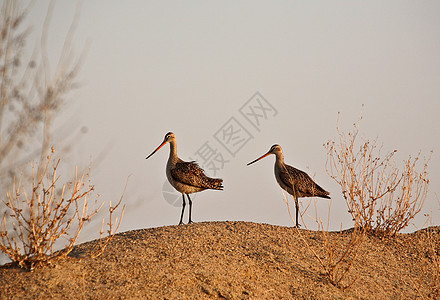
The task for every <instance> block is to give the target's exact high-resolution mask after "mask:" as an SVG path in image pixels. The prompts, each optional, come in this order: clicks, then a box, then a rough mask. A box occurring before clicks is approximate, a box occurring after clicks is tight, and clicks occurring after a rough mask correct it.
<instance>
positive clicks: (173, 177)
mask: <svg viewBox="0 0 440 300" xmlns="http://www.w3.org/2000/svg"><path fill="white" fill-rule="evenodd" d="M166 143H170V157H169V158H168V162H167V168H166V172H167V178H168V181H169V182H170V183H171V185H172V186H173V187H174V188H175V189H176V190H177V191H179V192H180V193H182V198H183V203H182V213H181V215H180V221H179V225H181V224H183V212H184V211H185V205H186V204H185V194H186V196H187V197H188V203H189V220H188V224H189V223H193V221H192V220H191V210H192V201H191V198H190V197H189V194H192V193H197V192H201V191H204V190H207V189H211V190H222V189H223V185H222V182H223V179H220V178H210V177H208V176H206V175H205V172H204V171H203V169H202V168H200V167H199V165H198V164H197V163H196V162H194V161H190V162H187V161H183V160H181V159H180V158H179V157H177V144H176V136H175V135H174V133H172V132H168V133H167V134H166V135H165V138H164V140H163V142H162V144H160V145H159V147H157V148H156V150H154V151H153V152H152V153H151V154H150V155H148V156H147V158H146V159H148V158H149V157H150V156H151V155H153V154H154V153H156V152H157V150H159V149H160V148H162V146H164V145H165V144H166Z"/></svg>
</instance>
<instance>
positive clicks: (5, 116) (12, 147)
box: [0, 0, 83, 210]
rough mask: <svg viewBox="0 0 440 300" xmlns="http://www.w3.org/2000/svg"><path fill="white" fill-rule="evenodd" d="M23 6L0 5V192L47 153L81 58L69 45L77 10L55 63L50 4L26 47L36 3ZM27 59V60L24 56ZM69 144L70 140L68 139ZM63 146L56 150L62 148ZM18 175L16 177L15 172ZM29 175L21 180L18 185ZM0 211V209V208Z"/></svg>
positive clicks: (17, 3) (14, 0)
mask: <svg viewBox="0 0 440 300" xmlns="http://www.w3.org/2000/svg"><path fill="white" fill-rule="evenodd" d="M23 3H25V2H23V1H18V0H5V1H2V2H1V3H0V189H1V190H3V191H5V190H7V189H9V187H10V186H11V185H12V181H13V180H14V178H17V177H18V176H19V174H20V171H19V170H20V169H23V168H24V167H25V166H26V165H27V164H28V162H29V161H31V160H35V159H39V160H41V161H42V163H41V165H40V166H38V168H37V169H38V170H40V168H42V167H43V166H44V160H45V157H46V156H47V155H48V154H49V153H50V148H51V146H52V145H53V144H54V142H53V123H54V120H55V117H56V116H57V115H58V112H59V111H60V110H61V109H62V107H63V105H64V103H65V102H66V99H67V98H68V95H69V93H70V92H71V91H72V90H73V89H74V88H76V87H77V85H78V84H77V81H78V79H77V77H78V73H79V70H80V68H81V65H82V59H83V55H80V56H79V57H76V55H75V52H74V49H73V45H72V40H73V36H74V33H75V29H76V27H77V24H78V19H79V6H78V8H77V11H76V12H75V15H74V19H73V21H72V24H71V26H70V28H69V31H68V33H67V35H66V37H65V40H64V44H63V48H62V49H61V53H60V55H59V59H58V63H56V64H54V61H55V57H49V51H48V38H49V37H48V35H49V34H48V32H49V27H50V19H51V16H52V13H53V9H54V5H55V3H54V1H51V2H50V4H49V5H48V10H47V15H46V18H45V21H44V25H43V30H42V34H41V39H40V40H39V41H38V44H37V45H36V46H35V47H34V49H32V46H31V47H29V40H30V38H29V35H30V32H31V30H30V29H29V27H28V28H26V26H28V25H26V21H27V19H28V14H29V11H30V10H31V8H32V6H33V5H39V3H38V4H37V3H36V2H35V1H30V2H28V4H27V6H26V7H24V8H22V6H23ZM29 53H32V54H30V57H28V55H27V54H29ZM72 133H73V131H72V130H69V133H64V134H63V137H62V140H63V143H64V144H66V145H65V146H64V147H65V148H66V149H67V147H68V146H69V144H70V145H73V144H74V142H75V141H74V139H73V138H72V136H71V134H72ZM68 139H70V141H69V140H68ZM60 143H61V141H59V142H58V146H57V147H58V148H59V149H61V145H60ZM17 170H18V171H19V174H17V173H16V171H17ZM30 176H31V174H23V173H22V175H21V178H22V180H27V179H28V178H30ZM0 210H1V208H0Z"/></svg>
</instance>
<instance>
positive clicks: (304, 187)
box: [280, 165, 329, 198]
mask: <svg viewBox="0 0 440 300" xmlns="http://www.w3.org/2000/svg"><path fill="white" fill-rule="evenodd" d="M285 166H286V168H281V172H280V178H281V180H282V181H283V183H284V184H285V185H287V186H290V187H293V188H294V190H295V192H296V193H298V196H299V197H324V198H329V197H328V195H329V193H328V192H327V191H326V190H324V189H323V188H322V187H320V186H319V185H318V184H317V183H316V182H314V181H313V179H312V178H310V176H309V175H308V174H307V173H306V172H304V171H301V170H298V169H296V168H294V167H292V166H289V165H285Z"/></svg>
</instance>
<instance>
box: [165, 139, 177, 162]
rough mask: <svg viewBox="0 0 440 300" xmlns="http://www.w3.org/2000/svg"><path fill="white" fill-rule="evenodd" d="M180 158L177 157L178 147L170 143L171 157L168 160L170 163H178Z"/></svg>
mask: <svg viewBox="0 0 440 300" xmlns="http://www.w3.org/2000/svg"><path fill="white" fill-rule="evenodd" d="M178 160H179V158H178V157H177V145H176V143H175V142H170V157H169V158H168V162H170V163H174V164H175V163H177V161H178Z"/></svg>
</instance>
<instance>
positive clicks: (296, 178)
mask: <svg viewBox="0 0 440 300" xmlns="http://www.w3.org/2000/svg"><path fill="white" fill-rule="evenodd" d="M270 154H275V157H276V160H275V178H276V180H277V182H278V184H279V185H280V187H282V188H283V189H284V190H285V191H287V192H288V193H289V194H291V195H292V196H293V198H294V199H295V208H296V227H299V223H298V210H299V204H298V198H300V197H321V198H327V199H330V197H329V195H330V193H329V192H327V191H326V190H324V189H323V188H322V187H320V186H319V185H318V184H316V182H314V181H313V179H312V178H310V176H309V175H307V173H306V172H304V171H301V170H298V169H296V168H294V167H292V166H289V165H287V164H285V163H284V155H283V150H282V149H281V146H279V145H273V146H272V147H271V148H270V150H269V151H268V152H267V153H266V154H264V155H262V156H261V157H259V158H257V159H256V160H254V161H251V162H250V163H248V164H247V165H248V166H249V165H251V164H253V163H254V162H257V161H259V160H260V159H263V158H265V157H266V156H268V155H270Z"/></svg>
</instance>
